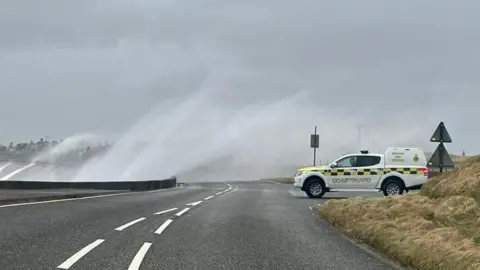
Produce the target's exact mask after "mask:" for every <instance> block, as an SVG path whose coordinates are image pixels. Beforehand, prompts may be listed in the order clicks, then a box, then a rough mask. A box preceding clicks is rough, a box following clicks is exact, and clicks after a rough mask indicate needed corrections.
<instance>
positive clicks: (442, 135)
mask: <svg viewBox="0 0 480 270" xmlns="http://www.w3.org/2000/svg"><path fill="white" fill-rule="evenodd" d="M430 141H431V142H444V143H451V142H452V138H451V137H450V134H448V131H447V128H446V127H445V125H444V124H443V122H440V124H438V127H437V129H436V130H435V132H434V133H433V135H432V138H431V139H430Z"/></svg>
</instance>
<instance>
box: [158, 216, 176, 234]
mask: <svg viewBox="0 0 480 270" xmlns="http://www.w3.org/2000/svg"><path fill="white" fill-rule="evenodd" d="M172 222H173V220H171V219H167V220H166V221H165V222H164V223H163V224H162V225H160V227H158V229H157V230H156V231H155V233H156V234H161V233H162V232H163V231H164V230H165V229H166V228H167V227H168V225H170V223H172Z"/></svg>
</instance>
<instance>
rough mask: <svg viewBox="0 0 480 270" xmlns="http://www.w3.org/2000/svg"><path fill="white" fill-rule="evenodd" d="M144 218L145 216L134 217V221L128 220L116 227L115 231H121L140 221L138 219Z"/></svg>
mask: <svg viewBox="0 0 480 270" xmlns="http://www.w3.org/2000/svg"><path fill="white" fill-rule="evenodd" d="M145 219H146V218H144V217H142V218H139V219H135V220H134V221H130V222H128V223H127V224H124V225H122V226H120V227H118V228H116V229H115V231H123V230H124V229H126V228H128V227H130V226H132V225H133V224H135V223H138V222H140V221H142V220H145Z"/></svg>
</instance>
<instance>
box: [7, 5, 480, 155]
mask: <svg viewBox="0 0 480 270" xmlns="http://www.w3.org/2000/svg"><path fill="white" fill-rule="evenodd" d="M478 14H480V2H479V1H446V0H444V1H438V0H437V1H373V0H368V1H365V0H364V1H319V0H298V1H290V0H288V1H287V0H275V1H273V0H272V1H247V0H243V1H225V0H222V1H220V0H208V1H206V0H202V1H200V0H197V1H172V0H169V1H161V0H157V1H147V0H144V1H142V0H110V1H108V0H83V1H64V0H44V1H35V0H4V1H1V3H0V96H1V99H0V101H1V106H0V123H1V125H2V126H1V127H2V128H1V129H0V141H2V142H4V143H8V142H9V141H22V140H23V141H28V140H29V139H30V138H32V139H37V138H39V137H42V136H43V137H44V136H50V137H52V138H63V137H66V136H70V135H73V134H76V133H79V132H90V131H94V132H96V131H101V132H108V133H119V132H120V133H121V132H124V131H126V130H129V129H130V128H131V127H132V125H134V124H135V123H136V122H137V121H138V120H139V119H141V118H142V117H143V116H144V115H145V114H146V113H148V112H150V111H151V109H152V107H153V106H156V105H157V106H158V104H165V103H168V104H170V105H169V106H170V107H164V108H169V109H168V110H166V112H165V110H164V111H163V112H162V113H158V115H156V117H162V116H163V117H165V116H168V117H172V118H171V119H176V118H175V117H180V116H178V114H181V113H185V111H186V110H188V111H189V114H188V115H185V116H183V118H181V117H180V118H181V119H182V120H178V121H180V122H177V124H178V125H180V126H182V127H183V128H182V129H178V127H177V130H176V131H175V132H176V133H182V132H185V133H186V132H188V133H190V134H191V135H190V136H189V137H188V138H189V139H191V140H192V142H191V143H188V144H189V147H193V146H194V145H197V144H198V143H201V141H202V140H204V139H205V138H206V137H207V136H212V134H215V133H214V132H213V131H212V130H210V131H211V133H207V132H204V131H205V130H203V129H205V128H203V129H202V127H201V126H200V127H197V128H196V129H195V128H194V127H191V128H189V127H188V126H189V125H191V124H192V121H193V119H195V121H196V122H198V121H200V122H202V123H205V125H206V126H208V125H211V126H210V127H211V128H212V129H213V130H215V129H218V128H219V127H220V126H218V125H217V124H212V123H213V122H212V121H213V120H212V119H217V118H218V117H219V115H222V116H224V117H225V119H229V120H225V119H224V121H227V122H230V123H232V122H231V121H232V120H231V118H229V117H233V113H235V112H237V116H238V115H239V113H238V112H242V114H243V113H244V112H245V113H246V112H248V111H250V112H254V111H255V110H256V109H255V110H253V109H252V110H250V109H249V108H250V107H248V108H247V106H254V105H261V106H263V108H269V109H268V110H266V111H263V112H260V111H259V112H258V114H255V113H252V115H250V116H248V117H247V118H248V119H251V121H258V123H257V124H258V126H256V127H253V126H252V127H248V128H247V127H244V129H243V131H242V130H241V131H238V132H234V133H235V134H236V135H235V136H240V137H242V136H243V135H244V138H249V139H248V140H246V139H244V144H243V146H246V145H250V146H252V145H255V147H254V148H257V147H260V146H262V145H263V146H265V147H266V145H268V147H266V148H264V150H265V151H267V150H268V151H270V150H272V149H273V148H276V147H283V149H286V150H285V151H284V152H282V153H281V154H279V156H281V157H282V158H283V159H285V158H289V156H290V154H288V153H291V155H295V156H297V157H298V156H302V157H303V156H308V159H310V156H309V155H310V149H309V148H308V143H309V138H308V136H309V133H310V132H311V131H312V129H313V126H314V125H318V126H319V131H320V132H321V134H322V136H321V145H322V146H321V148H322V150H325V151H322V153H324V155H327V154H328V155H333V153H335V154H336V153H337V152H338V151H340V152H341V151H344V150H348V149H352V148H355V147H357V146H358V131H357V125H359V124H361V125H364V127H363V129H362V130H363V132H362V144H363V145H364V148H367V147H368V148H383V147H385V146H388V145H395V144H408V145H412V146H417V145H418V146H420V147H424V148H426V149H427V150H432V149H431V148H433V147H434V146H435V145H434V144H432V143H429V142H428V139H429V136H430V135H431V133H433V131H434V129H435V127H436V125H437V124H438V122H439V121H441V120H442V121H445V123H446V125H447V128H448V129H449V131H450V134H451V136H452V137H453V140H454V143H453V144H451V145H449V146H447V147H449V149H451V151H453V152H460V151H461V150H462V149H465V150H466V151H467V152H475V153H478V152H480V142H478V141H477V140H478V139H477V138H478V137H479V136H478V134H479V133H480V125H479V124H478V114H479V112H480V108H479V106H478V104H479V102H480V90H479V89H480V88H479V87H480V76H479V70H480V52H479V48H480V42H479V40H480V30H479V28H478V26H479V25H480V17H479V16H478ZM196 92H197V96H198V95H199V94H198V92H201V93H202V94H201V95H202V96H203V97H204V98H205V97H206V98H205V100H204V101H202V102H203V103H201V104H197V105H192V106H185V105H183V106H184V107H182V108H183V109H179V108H180V107H178V106H182V105H181V104H183V103H185V102H188V101H189V100H190V101H192V100H196V99H198V98H197V96H192V95H194V94H195V93H196ZM292 95H293V97H292ZM277 102H284V103H283V104H281V105H276V106H277V107H272V108H270V107H269V106H274V104H276V103H277ZM165 106H166V105H165ZM279 106H280V107H279ZM186 108H187V109H186ZM207 112H208V113H207ZM174 114H176V115H174ZM227 115H228V117H227ZM245 115H246V114H243V116H242V117H245ZM262 117H263V118H262ZM154 118H155V117H154ZM259 119H264V120H259ZM267 119H268V120H267ZM217 120H218V119H217ZM155 121H157V120H155ZM215 121H216V120H215ZM242 121H244V120H242ZM262 121H263V122H262ZM162 123H164V122H162ZM215 123H216V122H215ZM170 125H171V123H170ZM166 129H171V127H167V126H164V127H159V126H157V127H156V129H151V128H150V130H149V131H148V133H149V135H150V136H153V137H155V136H166V135H165V130H166ZM138 132H139V131H137V133H138ZM222 132H223V131H222ZM243 132H244V133H245V134H244V133H243ZM255 132H256V133H255ZM140 133H142V132H140ZM145 133H146V132H145ZM247 133H248V134H247ZM195 134H197V135H195ZM217 135H218V134H217ZM170 136H171V135H170ZM219 136H221V135H219ZM229 138H230V137H229ZM226 141H228V139H226ZM192 145H193V146H192ZM294 149H301V150H299V152H291V151H293V150H294ZM339 149H340V150H339ZM172 151H173V150H172ZM252 151H253V150H252ZM277 151H280V150H277ZM254 152H255V151H254ZM277 157H278V156H277Z"/></svg>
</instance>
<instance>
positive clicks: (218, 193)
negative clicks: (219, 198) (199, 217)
mask: <svg viewBox="0 0 480 270" xmlns="http://www.w3.org/2000/svg"><path fill="white" fill-rule="evenodd" d="M222 193H223V191H220V192H217V193H215V195H220V194H222Z"/></svg>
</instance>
